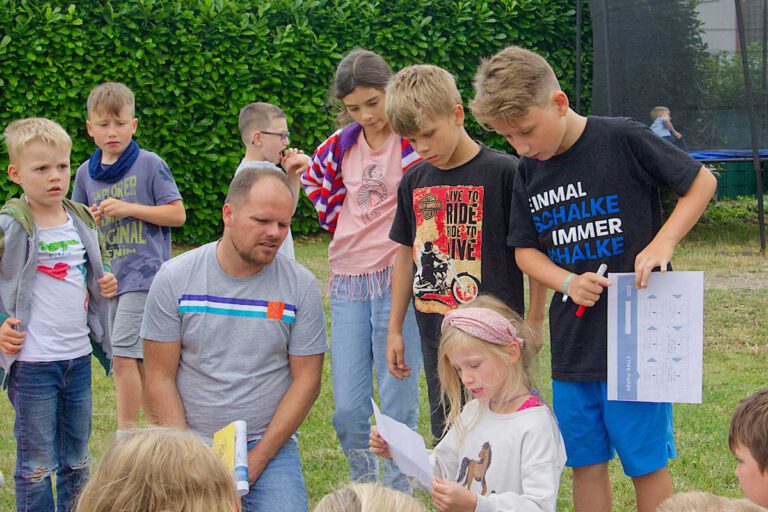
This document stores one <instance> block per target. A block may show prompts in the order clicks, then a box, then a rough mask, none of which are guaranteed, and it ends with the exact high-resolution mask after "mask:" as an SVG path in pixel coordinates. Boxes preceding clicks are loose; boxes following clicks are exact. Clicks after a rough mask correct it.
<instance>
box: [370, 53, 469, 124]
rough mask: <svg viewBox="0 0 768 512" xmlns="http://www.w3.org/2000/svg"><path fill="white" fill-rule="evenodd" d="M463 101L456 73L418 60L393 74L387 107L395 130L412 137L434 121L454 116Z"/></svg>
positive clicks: (385, 108)
mask: <svg viewBox="0 0 768 512" xmlns="http://www.w3.org/2000/svg"><path fill="white" fill-rule="evenodd" d="M461 105H462V102H461V94H460V93H459V89H458V88H457V87H456V81H455V80H454V78H453V75H451V74H450V73H449V72H448V71H446V70H445V69H442V68H439V67H437V66H432V65H429V64H417V65H415V66H408V67H407V68H403V69H401V70H400V71H398V72H397V74H395V76H394V77H392V80H390V82H389V85H388V86H387V101H386V104H385V106H384V111H385V112H386V115H387V119H389V124H390V125H391V126H392V130H393V131H394V132H395V133H397V134H398V135H400V136H402V137H411V136H414V135H416V134H417V133H419V132H420V131H422V130H423V129H424V128H425V127H426V126H427V125H428V124H429V123H431V122H434V121H438V120H440V119H446V118H451V117H452V116H453V115H454V112H455V110H456V108H457V106H461Z"/></svg>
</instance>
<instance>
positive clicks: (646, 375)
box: [607, 272, 704, 403]
mask: <svg viewBox="0 0 768 512" xmlns="http://www.w3.org/2000/svg"><path fill="white" fill-rule="evenodd" d="M608 278H609V279H610V280H611V282H612V283H613V285H612V286H611V287H610V288H608V290H607V291H608V399H609V400H622V401H631V402H683V403H701V376H702V356H703V339H704V273H703V272H664V273H662V272H654V273H653V275H652V276H651V278H650V279H649V280H648V287H647V288H646V289H644V290H638V289H637V288H636V287H635V274H634V273H627V274H623V273H622V274H617V273H609V274H608Z"/></svg>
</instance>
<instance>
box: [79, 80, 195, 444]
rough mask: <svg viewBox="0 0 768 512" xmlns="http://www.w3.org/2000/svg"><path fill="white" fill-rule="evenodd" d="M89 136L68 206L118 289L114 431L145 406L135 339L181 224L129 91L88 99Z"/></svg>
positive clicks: (108, 90) (96, 92) (108, 87)
mask: <svg viewBox="0 0 768 512" xmlns="http://www.w3.org/2000/svg"><path fill="white" fill-rule="evenodd" d="M87 108H88V120H87V121H86V128H87V129H88V135H90V136H91V137H93V140H94V142H95V143H96V145H97V146H98V149H96V151H95V152H94V153H93V155H91V158H90V159H89V160H88V161H87V162H85V163H83V164H82V165H81V166H80V168H79V169H78V170H77V175H76V176H75V186H74V188H73V190H72V200H74V201H78V202H80V203H84V204H86V205H89V206H90V208H91V211H92V212H93V214H94V216H95V217H96V220H97V221H98V222H99V224H100V226H101V231H102V233H103V234H104V237H105V238H106V243H107V252H108V255H109V257H110V259H111V260H112V265H113V266H114V269H115V275H116V276H117V279H118V282H119V283H120V284H119V289H118V292H117V293H118V296H117V300H114V301H112V303H111V304H110V324H111V328H112V341H113V346H114V353H113V355H114V357H113V371H114V380H115V393H116V396H117V428H118V432H120V431H121V430H125V429H127V428H130V427H132V426H134V425H135V424H136V422H137V421H138V418H139V411H140V409H141V404H142V381H143V368H142V359H143V353H142V347H141V341H140V340H139V329H140V328H141V318H142V315H143V313H144V304H145V302H146V300H147V291H148V290H149V285H150V284H151V283H152V279H153V278H154V277H155V274H156V273H157V271H158V270H159V269H160V265H162V264H163V262H165V261H166V260H168V259H170V257H171V229H170V228H171V227H179V226H181V225H182V224H184V221H185V220H186V214H185V211H184V204H183V203H182V201H181V195H180V194H179V189H178V188H177V187H176V182H175V181H174V179H173V175H172V174H171V171H170V170H169V169H168V166H167V165H166V163H165V162H164V161H163V160H162V159H161V158H160V157H159V156H157V155H156V154H155V153H152V152H150V151H146V150H143V149H141V148H139V145H138V144H137V143H136V141H134V140H133V139H132V137H133V134H134V133H136V127H137V126H138V122H139V120H138V119H137V118H136V117H135V115H134V113H135V100H134V97H133V93H132V92H131V90H130V89H129V88H128V87H127V86H125V85H124V84H121V83H116V82H107V83H104V84H101V85H99V86H98V87H96V88H95V89H93V91H91V94H90V95H89V96H88V105H87Z"/></svg>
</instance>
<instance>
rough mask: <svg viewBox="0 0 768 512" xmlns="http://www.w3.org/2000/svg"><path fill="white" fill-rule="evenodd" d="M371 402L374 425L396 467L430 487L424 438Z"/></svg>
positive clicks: (429, 469) (429, 472) (430, 476)
mask: <svg viewBox="0 0 768 512" xmlns="http://www.w3.org/2000/svg"><path fill="white" fill-rule="evenodd" d="M371 403H372V404H373V415H374V416H375V417H376V427H377V428H378V429H379V434H381V437H382V438H384V440H385V441H386V442H387V444H388V445H389V452H390V453H391V454H392V459H393V460H394V461H395V464H397V467H398V468H400V471H402V472H403V473H404V474H406V475H408V476H412V477H414V478H416V479H417V480H418V481H419V483H421V485H423V486H424V487H426V488H427V489H432V475H433V473H432V464H430V462H429V454H428V453H427V447H426V445H425V444H424V438H422V437H421V436H420V435H419V434H417V433H416V432H414V431H413V430H411V429H410V428H408V425H406V424H405V423H400V422H399V421H397V420H393V419H392V418H390V417H389V416H387V415H386V414H382V413H381V411H380V410H379V407H378V406H377V405H376V402H374V401H373V398H371Z"/></svg>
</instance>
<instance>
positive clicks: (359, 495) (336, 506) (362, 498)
mask: <svg viewBox="0 0 768 512" xmlns="http://www.w3.org/2000/svg"><path fill="white" fill-rule="evenodd" d="M426 510H427V509H426V508H425V507H424V505H422V504H421V503H420V502H419V501H418V500H417V499H415V498H412V497H410V496H408V495H407V494H404V493H402V492H399V491H396V490H394V489H390V488H388V487H384V486H383V485H382V484H380V483H351V484H348V485H345V486H344V487H342V488H341V489H338V490H336V491H334V492H332V493H331V494H328V495H326V496H325V497H324V498H323V499H321V500H320V502H319V503H318V504H317V505H316V506H315V508H314V509H313V512H426Z"/></svg>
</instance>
